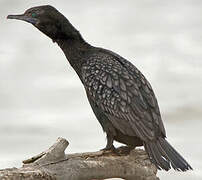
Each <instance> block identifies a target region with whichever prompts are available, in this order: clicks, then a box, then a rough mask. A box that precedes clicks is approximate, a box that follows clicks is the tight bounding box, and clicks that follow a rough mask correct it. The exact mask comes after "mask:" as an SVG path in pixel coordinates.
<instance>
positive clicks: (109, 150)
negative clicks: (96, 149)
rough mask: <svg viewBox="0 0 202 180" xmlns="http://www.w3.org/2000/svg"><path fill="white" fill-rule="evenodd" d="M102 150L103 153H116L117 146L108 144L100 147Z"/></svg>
mask: <svg viewBox="0 0 202 180" xmlns="http://www.w3.org/2000/svg"><path fill="white" fill-rule="evenodd" d="M100 151H102V152H103V154H109V153H115V152H116V148H115V147H114V146H113V145H112V146H106V147H105V148H103V149H100Z"/></svg>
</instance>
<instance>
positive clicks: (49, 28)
mask: <svg viewBox="0 0 202 180" xmlns="http://www.w3.org/2000/svg"><path fill="white" fill-rule="evenodd" d="M8 18H9V19H19V20H23V21H26V22H29V23H31V24H33V25H34V26H35V27H36V28H38V29H39V30H40V31H42V32H43V33H44V34H46V35H47V36H49V37H50V38H51V39H52V40H53V42H56V43H57V44H58V45H59V46H60V48H61V49H62V50H63V52H64V54H65V56H66V57H67V59H68V61H69V63H70V64H71V66H72V67H73V68H74V70H75V71H76V73H77V74H78V76H79V78H80V80H81V81H82V83H83V85H84V87H85V90H86V94H87V97H88V100H89V103H90V105H91V107H92V109H93V112H94V113H95V116H96V117H97V119H98V121H99V122H100V124H101V125H102V128H103V130H104V131H105V132H106V134H107V145H106V147H105V149H112V148H114V147H113V141H114V140H116V141H118V142H121V143H124V144H126V145H128V146H132V147H136V146H142V145H143V146H144V147H145V150H146V152H147V153H148V156H149V158H150V159H151V161H152V162H153V163H154V164H155V165H156V167H157V168H158V169H164V170H169V169H170V168H171V166H172V167H173V168H174V169H175V170H179V171H186V170H189V169H192V167H191V166H190V165H189V164H188V163H187V162H186V161H185V160H184V158H183V157H182V156H181V155H180V154H179V153H178V152H177V151H176V150H175V149H174V148H173V147H172V146H171V145H170V144H169V143H168V142H167V141H166V139H165V138H166V132H165V129H164V126H163V122H162V119H161V115H160V111H159V107H158V103H157V100H156V97H155V95H154V92H153V90H152V87H151V85H150V83H149V82H148V81H147V80H146V78H145V77H144V76H143V74H142V73H141V72H140V71H139V70H138V69H137V68H136V67H135V66H134V65H133V64H131V63H130V62H129V61H127V60H126V59H124V58H123V57H121V56H119V55H118V54H116V53H114V52H112V51H109V50H106V49H102V48H98V47H93V46H91V45H90V44H88V43H87V42H86V41H85V40H84V39H83V38H82V36H81V35H80V33H79V32H78V31H77V30H76V29H75V28H74V27H73V26H72V25H71V23H70V22H69V21H68V20H67V19H66V18H65V17H64V16H63V15H62V14H61V13H60V12H58V11H57V10H56V9H55V8H54V7H52V6H49V5H46V6H38V7H33V8H30V9H28V10H27V11H26V12H25V13H24V14H22V15H9V16H8Z"/></svg>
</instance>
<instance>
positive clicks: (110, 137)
mask: <svg viewBox="0 0 202 180" xmlns="http://www.w3.org/2000/svg"><path fill="white" fill-rule="evenodd" d="M113 142H114V136H113V135H110V134H107V145H106V147H105V148H104V149H102V150H104V151H114V150H115V147H114V145H113Z"/></svg>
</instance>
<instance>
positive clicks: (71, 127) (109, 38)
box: [0, 0, 202, 180]
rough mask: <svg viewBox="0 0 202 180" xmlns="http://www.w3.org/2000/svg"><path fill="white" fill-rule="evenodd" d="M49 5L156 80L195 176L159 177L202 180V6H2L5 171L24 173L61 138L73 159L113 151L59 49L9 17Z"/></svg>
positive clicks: (1, 159)
mask: <svg viewBox="0 0 202 180" xmlns="http://www.w3.org/2000/svg"><path fill="white" fill-rule="evenodd" d="M44 4H50V5H53V6H55V7H56V8H57V9H58V10H59V11H60V12H62V13H63V14H64V15H65V16H66V17H67V18H68V19H69V20H70V22H72V24H73V25H74V26H75V27H76V28H77V29H78V30H79V31H80V32H81V34H82V35H83V37H84V39H86V40H87V41H88V42H89V43H91V44H92V45H95V46H100V47H104V48H107V49H110V50H113V51H115V52H117V53H118V54H120V55H121V56H123V57H125V58H127V59H128V60H130V61H131V62H132V63H133V64H135V65H136V66H137V67H138V68H139V69H140V70H141V71H142V72H143V74H144V75H145V76H146V77H147V79H148V80H149V81H150V82H151V84H152V86H153V89H154V91H155V93H156V96H157V98H158V102H159V105H160V109H161V113H162V117H163V121H164V124H165V127H166V130H167V136H168V141H169V142H170V143H171V144H172V145H173V146H174V147H175V148H176V149H177V150H178V151H179V152H180V153H181V154H182V155H183V157H185V159H186V160H187V161H188V162H189V163H190V164H191V165H192V167H193V168H194V171H193V172H187V173H178V172H174V171H173V170H171V171H169V172H164V171H159V172H158V176H159V177H160V178H161V179H162V180H173V179H175V180H199V179H202V131H201V127H202V121H201V119H202V93H201V92H202V60H201V57H202V1H201V0H195V1H190V0H174V1H162V0H150V1H147V0H141V1H138V0H126V1H122V0H110V1H109V0H102V1H94V0H88V1H83V0H74V1H66V0H60V1H53V0H43V1H42V0H37V1H33V0H27V1H24V0H18V1H11V0H0V19H1V20H0V39H1V41H0V117H1V120H0V146H1V148H0V168H8V167H14V166H15V167H20V166H21V165H22V164H21V161H22V160H24V159H26V158H29V157H31V156H33V155H36V154H38V153H40V152H41V151H43V150H45V149H47V148H48V147H49V146H50V145H52V144H53V143H54V142H55V140H56V139H57V137H64V138H66V139H67V140H69V142H70V145H69V147H68V148H67V150H66V153H73V152H85V151H96V150H99V149H101V148H103V147H104V146H105V145H106V138H105V134H104V133H103V132H102V129H101V126H100V125H99V123H98V121H97V120H96V119H95V117H94V114H93V113H92V110H91V108H90V106H89V104H88V102H87V98H86V95H85V92H84V88H83V87H82V84H81V82H80V80H79V79H78V77H77V75H76V73H75V72H74V71H73V69H72V68H71V67H70V65H69V63H68V62H67V60H66V58H65V57H64V55H63V53H62V51H61V50H60V49H59V47H58V46H57V44H55V43H54V44H53V43H52V41H51V40H50V39H49V38H48V37H46V36H45V35H44V34H42V33H41V32H39V31H38V30H37V29H36V28H34V27H33V26H32V25H30V24H28V23H25V22H20V21H15V20H7V19H6V16H7V15H8V14H21V13H23V12H24V11H25V10H26V9H27V8H30V7H32V6H36V5H44Z"/></svg>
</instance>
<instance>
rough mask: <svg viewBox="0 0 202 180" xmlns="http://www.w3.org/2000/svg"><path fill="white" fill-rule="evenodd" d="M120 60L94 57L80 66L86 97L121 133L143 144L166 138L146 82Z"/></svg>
mask: <svg viewBox="0 0 202 180" xmlns="http://www.w3.org/2000/svg"><path fill="white" fill-rule="evenodd" d="M120 58H121V57H119V56H118V57H116V56H111V55H106V54H103V55H100V56H98V55H97V54H96V55H94V56H91V57H90V58H89V59H88V60H87V61H86V63H84V64H83V66H82V82H83V84H84V87H85V89H86V92H87V95H88V97H90V99H91V100H93V101H94V103H96V105H97V107H98V108H100V109H101V110H102V112H104V113H105V115H106V116H107V117H108V119H109V120H110V121H111V123H112V124H113V125H114V127H115V128H117V129H118V130H120V131H121V132H122V133H123V134H126V135H129V136H138V137H140V138H141V139H142V140H143V141H148V140H152V139H154V138H156V137H157V136H162V135H163V136H165V129H164V127H163V123H162V120H161V116H160V112H159V107H158V104H157V100H156V98H155V95H154V92H153V90H152V88H151V86H150V84H149V82H148V81H147V80H146V79H145V77H144V76H143V75H142V74H141V72H140V71H139V70H138V69H137V68H136V67H135V66H134V65H132V64H131V63H130V64H128V65H127V64H126V63H129V62H128V61H127V60H124V61H125V62H122V61H123V60H122V61H120ZM127 66H129V67H127Z"/></svg>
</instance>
